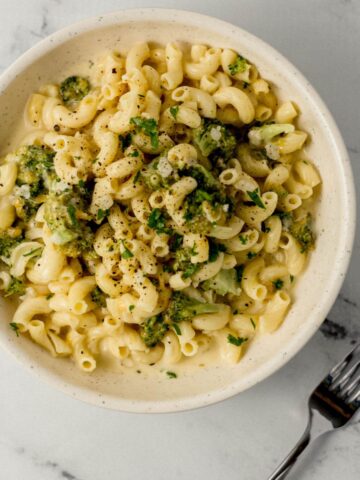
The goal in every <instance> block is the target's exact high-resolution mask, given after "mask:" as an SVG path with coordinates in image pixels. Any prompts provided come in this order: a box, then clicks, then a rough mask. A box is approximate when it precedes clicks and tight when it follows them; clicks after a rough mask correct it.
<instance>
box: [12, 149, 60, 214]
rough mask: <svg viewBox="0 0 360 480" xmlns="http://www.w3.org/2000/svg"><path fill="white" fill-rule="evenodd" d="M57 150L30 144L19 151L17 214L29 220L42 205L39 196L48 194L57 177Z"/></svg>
mask: <svg viewBox="0 0 360 480" xmlns="http://www.w3.org/2000/svg"><path fill="white" fill-rule="evenodd" d="M54 156H55V152H53V151H52V150H50V149H49V148H47V147H39V146H37V145H29V146H25V147H21V149H20V150H19V151H18V157H19V163H18V175H17V180H16V184H17V187H16V188H17V198H16V204H15V206H16V210H17V215H18V216H19V217H20V218H22V219H24V220H29V219H30V218H31V217H32V216H33V215H34V214H35V213H36V211H37V210H38V208H39V207H40V203H41V202H40V201H39V200H38V197H39V196H40V195H42V194H46V193H47V191H48V189H49V185H50V183H51V182H52V181H53V180H54V179H55V178H56V174H55V170H54Z"/></svg>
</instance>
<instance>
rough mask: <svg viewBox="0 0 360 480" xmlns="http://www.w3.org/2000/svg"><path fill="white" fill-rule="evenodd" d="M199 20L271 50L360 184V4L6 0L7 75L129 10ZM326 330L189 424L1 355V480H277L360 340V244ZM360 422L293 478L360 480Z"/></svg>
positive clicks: (332, 438)
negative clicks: (55, 36) (87, 394)
mask: <svg viewBox="0 0 360 480" xmlns="http://www.w3.org/2000/svg"><path fill="white" fill-rule="evenodd" d="M130 6H132V7H141V6H161V7H169V8H171V7H173V8H183V9H189V10H197V11H199V12H202V13H207V14H209V15H213V16H217V17H220V18H222V19H224V20H228V21H231V22H233V23H235V24H238V25H239V26H241V27H243V28H245V29H247V30H249V31H250V32H252V33H254V34H256V35H258V36H260V37H261V38H263V39H264V40H266V41H268V42H269V43H270V44H272V45H273V46H274V47H275V48H277V49H278V50H279V51H280V52H282V53H283V54H284V55H285V56H287V57H288V58H289V59H290V60H291V61H293V62H294V63H295V65H297V66H298V68H299V69H300V70H301V71H302V72H303V73H304V74H305V75H306V76H307V77H308V79H309V80H310V81H311V82H312V84H313V85H314V86H315V88H316V89H317V90H318V92H319V93H320V95H321V96H322V97H323V99H324V100H325V102H326V103H327V104H328V106H329V107H330V110H331V111H332V113H333V114H334V116H335V120H336V121H337V123H338V125H339V127H340V130H341V131H342V133H343V135H344V138H345V142H346V145H347V148H348V150H349V153H350V156H351V160H352V164H353V169H354V173H355V179H356V182H359V181H360V164H359V155H360V135H359V125H360V96H359V81H360V56H359V55H358V47H359V45H360V2H359V0H309V1H307V2H304V1H303V0H292V1H291V2H290V1H288V0H241V1H239V0H228V1H226V0H223V1H222V2H219V1H218V0H207V1H206V0H197V1H194V0H177V1H174V0H168V1H165V0H163V1H146V0H142V1H141V0H140V1H138V0H133V1H130V0H123V1H119V0H102V1H98V0H86V1H80V0H18V1H17V2H14V1H13V0H0V18H1V28H2V34H1V42H0V70H1V71H2V70H3V69H5V68H6V67H7V66H8V65H10V64H11V62H12V61H13V60H15V59H16V58H17V57H18V56H19V55H20V54H21V53H23V52H24V51H25V50H27V49H28V48H29V47H31V46H32V45H34V44H35V43H36V42H38V41H39V40H40V39H41V38H43V37H45V36H47V35H48V34H50V33H52V32H54V31H55V30H57V29H59V28H61V27H63V26H65V25H67V24H69V23H72V22H74V21H77V20H80V19H82V18H85V17H88V16H90V15H96V14H101V13H105V12H109V11H112V10H116V9H120V8H126V7H130ZM359 228H360V227H358V235H357V238H356V244H355V249H354V254H353V260H352V262H351V267H350V270H349V273H348V275H347V277H346V280H345V283H344V286H343V288H342V291H341V294H340V295H339V298H338V299H337V301H336V303H335V305H334V307H333V309H332V310H331V312H330V313H329V315H328V318H327V319H326V320H325V322H324V324H323V326H322V328H321V329H320V331H319V332H318V333H317V334H316V335H315V336H314V337H313V339H312V340H311V341H310V342H309V343H308V345H307V346H306V347H305V348H304V349H303V350H302V351H301V352H300V353H299V354H298V355H297V356H296V357H295V358H294V359H293V360H292V361H291V362H290V363H289V364H287V365H286V366H285V367H284V368H283V369H282V370H280V371H279V372H278V373H276V374H275V375H273V376H272V377H271V378H269V379H267V380H266V381H264V382H263V383H261V384H260V385H258V386H256V387H254V388H252V389H251V390H250V391H247V392H245V393H243V394H241V395H239V396H237V397H235V398H232V399H230V400H228V401H225V402H223V403H221V404H218V405H215V406H211V407H207V408H204V409H202V410H198V411H193V412H186V413H181V414H176V415H175V414H169V415H162V416H159V415H157V416H154V415H149V416H145V415H130V414H123V413H118V412H112V411H107V410H102V409H98V408H95V407H92V406H88V405H85V404H82V403H80V402H77V401H75V400H72V399H70V398H67V397H66V396H64V395H63V394H60V393H58V392H56V391H53V390H52V389H51V388H49V387H48V386H46V385H44V384H42V383H40V382H39V381H38V380H36V379H35V378H33V377H31V376H30V375H29V374H28V373H26V372H24V371H23V370H22V369H21V367H20V366H19V365H17V364H16V363H15V362H14V361H13V359H12V358H9V357H8V356H7V355H6V354H5V353H4V352H2V351H0V364H1V368H0V426H1V427H0V480H5V479H6V480H23V479H26V480H56V479H65V480H99V479H107V480H115V479H119V478H121V479H124V480H126V479H135V480H137V479H142V478H144V477H145V478H149V479H153V478H156V479H157V480H163V479H169V478H170V479H176V480H182V479H189V478H190V479H194V480H195V479H196V480H201V479H211V480H217V479H223V478H226V479H227V480H235V479H237V480H239V479H241V480H265V479H266V478H267V476H268V475H269V474H270V472H271V471H272V469H273V468H274V467H275V466H276V464H277V463H278V462H279V460H280V459H281V457H282V456H283V455H284V454H285V453H287V451H288V449H289V448H290V447H291V446H292V445H293V443H294V442H295V441H296V440H297V439H298V437H299V436H300V434H301V433H302V430H303V429H304V427H305V402H306V398H307V396H308V393H309V392H310V391H311V389H312V388H313V387H314V386H315V385H316V384H317V383H318V381H319V380H320V379H321V378H322V377H323V375H324V374H325V373H326V372H327V371H328V369H329V368H330V367H331V366H332V364H333V363H334V362H335V361H337V360H338V359H340V358H341V357H342V356H343V355H344V354H345V353H346V352H347V351H348V350H349V349H350V348H351V345H353V344H354V343H355V342H356V341H357V340H358V339H359V337H360V310H359V303H358V302H359V301H360V300H358V299H359V294H360V259H359V248H360V236H359ZM359 452H360V423H357V422H356V421H354V422H353V423H352V425H350V426H348V427H347V428H345V429H342V430H339V431H337V432H335V433H333V434H331V435H329V436H327V437H326V438H325V439H323V440H322V441H321V442H318V444H316V445H315V446H314V448H313V449H312V450H311V451H310V452H309V454H308V455H307V456H306V458H305V459H304V461H303V462H302V463H301V464H300V466H299V468H298V469H297V470H296V471H295V472H293V473H292V475H291V476H289V478H293V479H299V480H310V479H312V480H313V479H316V480H323V479H324V480H325V479H326V480H335V479H338V478H339V477H341V478H342V479H343V480H355V479H356V478H359V472H360V456H359Z"/></svg>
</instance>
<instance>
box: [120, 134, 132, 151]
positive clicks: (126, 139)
mask: <svg viewBox="0 0 360 480" xmlns="http://www.w3.org/2000/svg"><path fill="white" fill-rule="evenodd" d="M119 140H120V143H121V149H122V150H125V149H126V148H128V147H130V145H131V133H127V134H126V135H119Z"/></svg>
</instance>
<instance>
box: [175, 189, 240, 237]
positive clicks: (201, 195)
mask: <svg viewBox="0 0 360 480" xmlns="http://www.w3.org/2000/svg"><path fill="white" fill-rule="evenodd" d="M205 201H206V202H208V204H210V205H211V207H212V209H214V210H215V211H216V210H218V209H219V208H224V206H225V205H227V207H226V212H227V213H231V211H232V205H233V204H232V201H231V200H230V198H228V197H227V196H226V195H225V194H224V193H223V192H221V191H215V192H213V193H208V192H206V191H205V190H201V189H200V188H197V189H196V190H194V191H193V192H191V193H190V194H189V195H188V196H187V197H186V199H185V201H184V212H185V213H184V219H185V220H186V226H187V228H188V229H189V230H190V231H191V232H195V233H204V234H207V233H209V231H210V230H211V228H212V223H211V222H210V221H209V220H208V219H207V217H206V216H205V214H204V211H203V202H205Z"/></svg>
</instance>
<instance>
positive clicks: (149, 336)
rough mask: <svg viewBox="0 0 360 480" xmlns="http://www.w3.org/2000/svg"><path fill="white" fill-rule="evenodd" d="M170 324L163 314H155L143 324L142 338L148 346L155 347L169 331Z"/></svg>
mask: <svg viewBox="0 0 360 480" xmlns="http://www.w3.org/2000/svg"><path fill="white" fill-rule="evenodd" d="M168 329H169V325H168V324H167V323H165V321H164V318H163V316H162V315H161V314H160V315H155V316H153V317H151V318H149V319H148V320H146V322H145V323H144V324H143V325H142V329H141V333H140V335H141V338H142V339H143V341H144V343H145V345H146V346H147V347H155V346H156V345H157V344H158V343H159V342H160V341H161V340H162V339H163V337H164V335H165V333H166V332H167V331H168Z"/></svg>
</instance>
